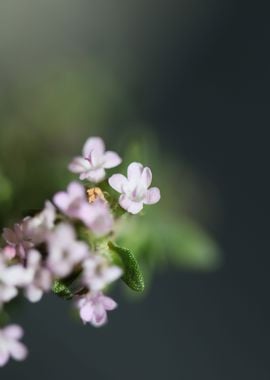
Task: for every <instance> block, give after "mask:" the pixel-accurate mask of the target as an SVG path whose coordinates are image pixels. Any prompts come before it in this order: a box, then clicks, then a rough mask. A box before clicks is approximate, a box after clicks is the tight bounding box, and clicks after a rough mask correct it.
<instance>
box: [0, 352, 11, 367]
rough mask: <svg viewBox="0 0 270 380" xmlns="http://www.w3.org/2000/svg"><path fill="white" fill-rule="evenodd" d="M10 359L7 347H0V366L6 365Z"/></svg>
mask: <svg viewBox="0 0 270 380" xmlns="http://www.w3.org/2000/svg"><path fill="white" fill-rule="evenodd" d="M8 360H9V352H8V350H7V349H6V348H0V367H4V365H6V364H7V362H8Z"/></svg>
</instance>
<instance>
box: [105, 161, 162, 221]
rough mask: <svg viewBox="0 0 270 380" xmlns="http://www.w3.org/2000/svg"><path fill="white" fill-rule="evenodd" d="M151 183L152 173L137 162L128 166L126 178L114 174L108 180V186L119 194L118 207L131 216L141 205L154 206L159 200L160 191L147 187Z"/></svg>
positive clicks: (141, 207)
mask: <svg viewBox="0 0 270 380" xmlns="http://www.w3.org/2000/svg"><path fill="white" fill-rule="evenodd" d="M151 182H152V172H151V170H150V169H149V168H148V167H145V168H144V167H143V165H142V164H140V163H138V162H133V163H131V164H130V165H129V166H128V171H127V178H126V177H125V176H123V175H122V174H114V175H113V176H111V177H110V178H109V184H110V186H111V187H112V188H113V189H114V190H116V191H117V192H118V193H121V195H120V198H119V204H120V206H121V207H122V208H123V209H125V210H126V211H128V212H130V213H131V214H137V213H139V212H140V211H141V210H142V209H143V205H144V204H146V205H151V204H155V203H157V202H158V201H159V200H160V191H159V189H158V188H157V187H151V188H150V189H149V186H150V185H151Z"/></svg>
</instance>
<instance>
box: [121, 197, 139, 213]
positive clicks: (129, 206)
mask: <svg viewBox="0 0 270 380" xmlns="http://www.w3.org/2000/svg"><path fill="white" fill-rule="evenodd" d="M119 204H120V206H121V207H123V209H125V210H127V211H128V212H130V213H131V214H138V213H139V212H140V211H141V210H142V209H143V203H142V202H133V201H131V200H130V199H129V198H128V197H127V196H126V195H121V196H120V198H119Z"/></svg>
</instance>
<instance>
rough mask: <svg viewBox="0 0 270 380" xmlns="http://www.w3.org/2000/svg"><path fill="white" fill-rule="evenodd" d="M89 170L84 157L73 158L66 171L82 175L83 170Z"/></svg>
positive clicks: (87, 162)
mask: <svg viewBox="0 0 270 380" xmlns="http://www.w3.org/2000/svg"><path fill="white" fill-rule="evenodd" d="M90 168H91V165H90V162H89V161H87V160H86V159H85V158H84V157H75V158H74V159H73V160H72V161H71V163H70V164H69V165H68V169H69V170H70V171H71V172H72V173H82V172H84V171H85V170H89V169H90Z"/></svg>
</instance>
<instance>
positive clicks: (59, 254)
mask: <svg viewBox="0 0 270 380" xmlns="http://www.w3.org/2000/svg"><path fill="white" fill-rule="evenodd" d="M48 253H49V254H48V259H47V265H48V268H49V270H50V271H51V272H52V273H53V274H54V275H55V276H57V277H61V278H62V277H66V276H68V275H69V274H70V273H71V272H72V271H73V269H74V266H76V265H77V264H79V263H80V262H81V261H82V260H84V259H85V258H86V257H87V256H88V254H89V248H88V245H87V244H86V243H84V242H82V241H77V240H76V235H75V231H74V229H73V227H72V226H71V225H70V224H66V223H61V224H58V225H57V227H56V228H55V230H54V231H53V232H52V233H51V234H50V236H49V238H48Z"/></svg>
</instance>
